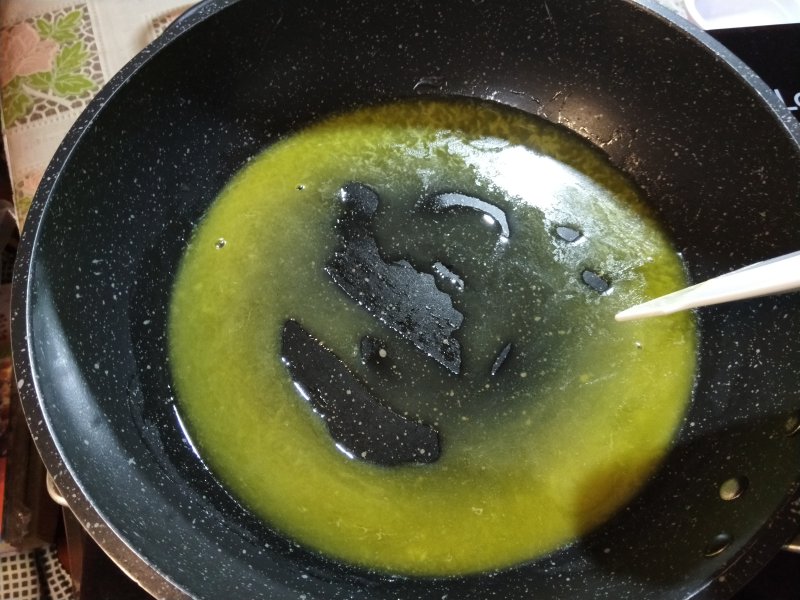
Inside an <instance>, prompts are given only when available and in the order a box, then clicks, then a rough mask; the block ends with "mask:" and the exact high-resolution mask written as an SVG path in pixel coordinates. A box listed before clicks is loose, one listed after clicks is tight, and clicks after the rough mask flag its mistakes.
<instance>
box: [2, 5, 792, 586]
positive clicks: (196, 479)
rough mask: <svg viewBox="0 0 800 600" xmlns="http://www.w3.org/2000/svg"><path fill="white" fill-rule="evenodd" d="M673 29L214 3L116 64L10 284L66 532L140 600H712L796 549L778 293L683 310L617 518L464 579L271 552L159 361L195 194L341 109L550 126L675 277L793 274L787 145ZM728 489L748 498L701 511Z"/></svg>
mask: <svg viewBox="0 0 800 600" xmlns="http://www.w3.org/2000/svg"><path fill="white" fill-rule="evenodd" d="M683 27H684V24H683V23H676V22H674V21H673V20H671V18H670V17H669V16H667V15H665V14H664V13H663V12H662V11H661V9H658V8H655V6H653V7H647V6H645V7H642V6H640V5H635V4H632V3H628V2H624V1H620V0H573V1H570V2H556V1H553V0H550V1H549V2H545V1H543V0H530V1H525V2H514V1H511V0H483V1H475V0H426V1H424V2H419V1H411V0H402V1H399V2H394V3H380V2H372V1H368V0H349V1H348V2H340V3H335V5H334V4H331V3H329V2H325V1H323V0H305V1H302V2H294V1H292V2H289V1H281V0H272V1H264V0H241V1H239V2H233V1H219V2H210V3H205V4H203V5H202V6H201V7H200V8H199V9H197V10H195V11H194V12H193V13H192V14H191V15H190V16H189V17H187V18H186V19H184V20H183V21H182V22H181V23H179V24H178V25H177V26H176V27H175V28H173V29H171V30H170V31H169V32H168V33H167V34H166V35H165V36H164V38H162V39H161V40H159V41H158V42H157V43H156V44H155V45H154V46H152V47H151V48H149V49H148V50H146V51H145V52H144V53H143V54H142V55H140V56H139V57H137V58H136V59H135V60H134V61H133V62H132V63H131V64H130V65H128V66H127V67H126V68H125V69H124V70H123V72H122V73H121V74H120V75H118V76H117V77H116V78H115V79H114V80H113V81H112V83H111V84H110V85H109V86H108V88H106V89H105V90H103V91H102V92H101V93H100V94H99V96H98V98H97V100H95V102H94V103H93V104H92V105H91V106H90V108H89V109H88V110H87V112H86V113H85V114H84V115H83V116H82V118H81V119H80V120H79V121H78V123H77V125H76V126H75V128H74V129H73V130H72V131H71V133H70V134H69V135H68V137H67V139H66V141H65V142H64V145H63V146H62V147H61V148H60V150H59V151H58V153H57V154H56V157H55V158H54V160H53V163H52V164H51V166H50V168H49V170H48V172H47V174H46V176H45V179H44V181H43V184H42V187H41V188H40V190H39V193H38V194H37V197H36V199H35V201H34V205H33V208H32V210H31V213H30V216H29V218H28V223H27V225H26V230H25V233H24V236H23V240H22V245H21V250H20V260H19V261H18V269H17V272H16V274H15V291H14V319H13V338H14V351H15V361H16V368H17V378H18V383H19V387H20V392H21V395H22V399H23V403H24V406H25V410H26V415H27V417H28V420H29V424H30V425H31V428H32V429H33V432H34V436H35V438H36V443H37V445H38V447H39V450H40V451H41V453H42V455H43V457H44V459H45V462H46V464H47V466H48V468H49V469H50V470H51V472H52V473H53V475H54V477H55V480H56V482H57V484H58V485H59V486H60V487H61V489H62V491H63V492H64V493H65V496H66V498H67V500H68V502H69V503H70V504H71V506H72V507H73V508H74V510H75V512H76V513H77V515H78V516H79V518H80V519H81V520H82V521H83V522H84V524H85V525H86V527H87V528H88V530H89V531H90V533H91V534H92V535H94V536H95V537H96V538H97V539H98V540H99V541H100V542H101V544H103V546H104V547H105V548H106V550H107V551H108V552H109V553H110V554H111V555H112V556H113V557H115V558H116V559H117V560H118V561H120V562H121V563H122V564H123V565H124V567H125V568H126V569H127V570H128V571H129V572H130V573H131V574H132V575H133V576H134V577H135V578H136V579H137V580H139V581H140V582H141V583H142V584H143V585H144V586H145V587H146V588H147V589H149V590H150V591H151V592H153V593H154V594H156V595H158V596H161V597H165V598H180V597H184V596H195V597H199V598H272V599H278V598H281V599H283V598H286V599H307V600H310V599H312V598H319V599H323V598H324V599H326V600H330V599H336V598H339V599H344V598H352V599H367V598H374V599H386V600H388V599H390V598H391V599H398V598H400V599H402V600H416V599H420V600H422V599H434V598H435V599H437V600H438V599H441V598H448V599H449V600H455V599H462V600H463V599H474V600H477V599H481V600H485V599H487V598H498V599H503V600H506V599H511V598H534V597H535V598H544V599H546V598H608V599H612V598H613V599H615V600H616V599H625V598H630V599H636V600H643V599H656V598H665V599H666V598H670V599H676V598H689V597H698V598H713V599H716V598H725V597H728V596H730V595H731V594H732V593H733V592H734V591H735V590H736V589H737V588H738V587H739V586H741V585H742V584H743V583H744V581H746V580H747V579H748V578H749V577H750V576H752V575H753V574H754V573H755V572H756V571H757V570H758V569H759V568H760V566H761V565H763V564H764V563H765V562H766V561H767V560H768V559H769V558H770V557H771V556H772V555H773V554H774V553H775V552H776V551H777V550H778V548H779V547H780V546H781V544H782V543H784V542H785V541H787V540H788V539H789V538H790V537H791V536H792V535H793V534H794V533H795V532H796V531H797V525H798V514H799V513H800V501H798V496H799V495H800V494H799V492H798V488H800V462H799V461H798V457H800V435H789V433H790V431H789V430H790V429H793V427H792V423H793V421H792V419H793V418H794V419H796V418H797V416H798V414H800V413H799V411H800V392H798V390H799V389H800V375H799V373H800V369H798V366H800V335H798V329H800V313H799V309H800V296H798V295H797V294H794V295H785V296H781V297H776V298H767V299H761V300H755V301H751V302H743V303H735V304H731V305H724V306H720V307H716V308H711V309H708V310H706V311H704V312H703V313H702V317H701V319H700V330H701V356H700V364H699V374H698V379H697V384H696V390H695V399H694V403H693V405H692V408H691V410H690V413H689V414H688V416H687V418H686V422H685V424H684V426H683V427H682V429H681V431H680V434H679V438H678V440H677V441H676V446H675V449H674V452H673V453H672V454H671V455H670V456H669V458H668V459H667V461H666V464H665V465H664V467H663V469H662V470H661V471H660V472H659V473H658V475H657V476H656V477H655V478H654V479H653V481H652V482H651V483H650V484H649V485H648V487H647V488H646V489H645V491H644V492H643V493H642V494H641V496H640V497H639V498H638V499H637V500H636V501H635V502H634V503H633V504H632V505H631V506H629V507H628V508H627V509H625V510H624V511H622V512H621V513H620V514H619V515H618V516H617V517H615V518H614V519H613V520H612V521H611V522H610V523H608V524H607V525H606V526H604V527H603V528H601V529H600V530H598V531H597V532H595V533H594V534H592V535H591V536H589V537H588V538H586V539H584V540H582V541H581V542H579V543H576V544H574V545H572V546H570V547H568V548H565V549H564V550H562V551H560V552H558V553H557V554H555V555H553V556H550V557H547V558H546V559H543V560H540V561H536V562H534V563H532V564H529V565H525V566H522V567H519V568H517V569H513V570H509V571H505V572H500V573H495V574H492V575H486V576H480V577H468V578H457V579H447V580H425V581H421V580H412V579H402V578H391V577H385V576H378V575H375V574H371V573H368V572H365V571H361V570H358V569H353V568H346V567H341V566H338V565H336V564H333V563H332V562H330V561H327V560H325V559H322V558H320V557H318V556H315V555H314V554H312V553H309V552H307V551H306V550H304V549H302V548H299V547H297V546H295V545H293V544H292V543H290V542H287V541H285V540H283V539H281V538H279V537H277V536H276V535H274V534H273V533H272V532H270V530H269V529H268V528H266V527H265V526H264V525H262V524H261V523H259V522H258V521H257V520H256V519H254V518H253V517H252V516H251V515H249V514H248V513H247V512H246V511H245V510H244V509H242V508H241V507H240V506H238V505H237V504H236V503H235V502H234V501H233V500H232V499H231V498H230V496H229V495H227V494H226V493H225V490H224V489H222V488H221V487H220V485H219V484H218V483H217V482H216V481H215V480H214V478H213V477H211V475H210V474H209V473H208V471H206V470H205V469H204V467H203V465H202V464H201V463H200V462H199V461H198V460H197V458H196V457H195V456H194V454H193V453H192V452H191V449H190V448H189V446H188V444H187V442H186V440H185V439H184V437H183V435H182V434H181V429H180V424H179V423H178V421H177V419H176V416H175V414H176V413H175V412H174V409H173V404H172V403H173V400H174V399H173V397H172V391H171V387H170V378H169V372H168V370H167V366H166V361H165V358H166V351H165V347H164V344H165V318H166V304H167V302H168V294H169V289H170V285H171V277H172V274H173V273H174V267H175V265H176V264H177V262H178V260H179V259H180V256H181V253H182V249H183V247H184V245H185V243H186V240H187V238H188V236H189V235H190V233H191V231H192V228H193V226H194V224H196V222H197V220H198V219H199V218H200V216H201V215H202V214H203V212H204V210H205V208H206V207H207V206H208V204H209V203H210V202H211V200H212V199H213V198H214V196H215V195H216V193H217V192H218V191H219V190H220V188H221V187H222V186H223V185H224V184H225V182H226V181H227V180H228V179H229V177H230V176H231V175H232V173H234V172H235V171H236V170H237V169H238V168H239V167H241V166H242V165H243V164H245V162H246V161H247V160H248V158H249V157H251V156H253V155H254V154H255V153H257V152H258V151H259V150H260V149H262V148H264V147H265V146H267V145H268V144H270V143H271V142H272V141H274V140H275V139H277V138H279V137H281V136H285V135H287V134H289V133H290V132H291V131H293V130H296V129H297V128H298V127H300V126H302V125H303V124H306V123H309V122H311V121H314V120H316V119H318V118H320V117H322V116H325V115H327V114H330V113H332V112H336V111H341V110H344V109H349V108H352V107H356V106H359V105H362V104H364V103H375V102H382V101H389V100H392V99H397V98H408V97H414V96H419V95H424V94H431V95H434V96H438V95H447V96H450V95H455V96H469V97H477V98H483V99H487V100H493V101H496V102H499V103H502V104H505V105H509V106H513V107H516V108H520V109H522V110H526V111H528V112H530V113H533V114H537V115H541V116H544V117H546V118H548V119H550V120H552V121H555V122H559V123H562V124H564V125H565V126H566V127H568V128H570V129H572V130H574V131H575V132H577V133H578V134H580V135H582V136H584V137H585V138H587V139H589V140H590V141H592V142H593V143H595V144H597V145H598V146H600V147H601V148H603V149H604V150H605V152H607V153H608V155H609V156H610V158H611V160H612V161H613V162H614V163H615V164H617V165H619V166H620V167H621V168H623V169H624V170H625V171H627V172H628V173H629V174H630V175H631V176H632V177H633V178H634V179H635V180H636V182H637V183H638V184H639V185H641V186H642V188H643V189H644V191H645V193H646V194H647V197H648V199H649V201H650V202H651V203H652V205H653V207H654V210H655V211H656V214H657V215H658V216H659V218H660V219H661V220H662V222H663V223H664V225H665V227H666V229H667V231H668V232H669V233H670V234H671V236H672V237H673V240H674V241H675V244H676V245H677V247H678V248H679V249H680V251H681V252H682V253H683V256H684V258H685V260H686V264H687V266H688V269H689V271H690V274H691V276H692V278H694V279H697V280H700V279H703V278H706V277H708V276H711V275H714V274H718V273H720V272H723V271H726V270H729V269H733V268H736V267H739V266H742V265H745V264H747V263H751V262H754V261H756V260H760V259H764V258H767V257H770V256H774V255H779V254H783V253H787V252H789V251H792V250H796V249H797V247H798V245H799V244H798V242H800V239H799V238H800V235H798V231H800V169H798V168H797V165H798V164H799V163H800V145H799V144H798V139H800V136H799V135H798V127H797V125H796V123H795V122H794V121H793V118H792V117H791V115H790V114H789V113H788V112H786V111H785V109H783V107H779V106H778V104H777V102H775V101H774V99H773V98H772V97H771V92H770V90H768V89H767V88H766V86H764V84H763V83H761V82H760V81H759V80H758V79H757V78H756V77H755V76H754V75H753V74H752V73H751V72H750V71H749V70H748V69H746V68H745V67H744V66H743V65H742V64H741V63H739V62H738V61H736V60H735V59H734V58H733V57H732V56H730V55H729V54H728V53H727V52H725V51H724V50H723V49H722V48H721V47H720V46H718V45H717V44H716V43H714V42H713V41H711V40H710V38H707V37H705V36H703V35H702V34H701V33H700V32H699V31H695V30H693V31H692V32H689V33H687V31H686V30H685V29H683ZM695 36H700V37H695ZM733 477H745V478H747V481H748V487H747V491H746V493H745V494H744V495H743V496H742V497H741V498H739V499H737V500H735V501H728V502H726V501H723V500H721V499H720V489H719V488H720V485H721V484H722V483H723V482H725V481H726V480H728V479H730V478H733ZM722 533H724V534H727V535H728V536H730V539H731V540H732V541H731V543H730V544H729V545H728V547H727V548H726V549H725V550H724V551H722V552H721V553H719V554H718V555H716V556H714V557H712V558H708V557H706V556H705V554H707V553H708V550H709V544H710V543H712V542H713V540H714V539H715V537H716V536H718V535H719V534H722Z"/></svg>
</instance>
